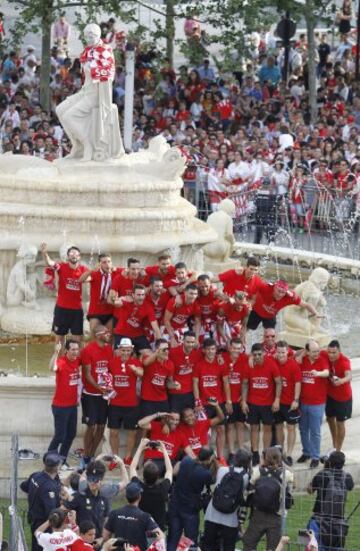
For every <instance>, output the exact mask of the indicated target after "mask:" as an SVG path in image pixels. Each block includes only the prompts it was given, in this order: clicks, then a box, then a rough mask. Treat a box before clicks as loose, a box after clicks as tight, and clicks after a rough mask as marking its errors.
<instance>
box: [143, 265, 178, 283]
mask: <svg viewBox="0 0 360 551" xmlns="http://www.w3.org/2000/svg"><path fill="white" fill-rule="evenodd" d="M145 272H146V275H147V277H148V280H149V281H150V279H151V277H153V276H157V277H159V278H160V279H161V281H162V282H163V283H164V286H165V283H166V284H167V283H168V282H169V281H170V280H172V279H174V278H175V266H169V268H168V270H167V272H166V274H163V273H162V272H160V270H159V266H157V265H155V266H146V268H145Z"/></svg>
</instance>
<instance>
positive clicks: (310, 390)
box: [300, 356, 329, 406]
mask: <svg viewBox="0 0 360 551" xmlns="http://www.w3.org/2000/svg"><path fill="white" fill-rule="evenodd" d="M328 368H329V366H328V363H327V361H326V360H325V358H324V357H322V356H319V358H318V359H317V360H316V361H315V362H313V363H311V362H310V360H309V358H308V357H305V358H304V359H303V361H302V362H301V364H300V369H301V395H300V400H301V403H303V404H306V405H308V406H318V405H321V404H325V402H326V394H327V385H328V381H327V378H324V377H314V375H312V374H311V371H312V370H314V369H315V370H316V371H323V370H324V369H328Z"/></svg>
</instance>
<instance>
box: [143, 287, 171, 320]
mask: <svg viewBox="0 0 360 551" xmlns="http://www.w3.org/2000/svg"><path fill="white" fill-rule="evenodd" d="M170 299H171V295H170V293H168V292H167V291H165V290H164V292H163V293H162V294H161V295H160V296H159V297H158V298H157V299H156V300H154V298H153V296H152V295H148V296H147V297H146V299H145V302H146V303H147V304H150V306H151V307H152V308H153V309H154V312H155V318H156V321H157V322H158V324H159V327H160V326H161V325H163V319H164V314H165V310H166V306H167V304H168V302H169V300H170Z"/></svg>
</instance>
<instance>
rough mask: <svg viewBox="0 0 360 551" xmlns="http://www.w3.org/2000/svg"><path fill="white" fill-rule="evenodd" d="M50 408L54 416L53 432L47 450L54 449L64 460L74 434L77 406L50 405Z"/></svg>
mask: <svg viewBox="0 0 360 551" xmlns="http://www.w3.org/2000/svg"><path fill="white" fill-rule="evenodd" d="M51 409H52V412H53V416H54V427H55V434H54V437H53V439H52V440H51V442H50V444H49V448H48V450H49V451H53V450H56V451H57V452H58V453H59V454H60V455H61V456H62V457H63V458H64V460H65V459H66V458H67V455H68V453H69V450H70V447H71V444H72V443H73V440H74V438H75V436H76V425H77V406H69V407H59V406H51ZM59 446H60V449H59Z"/></svg>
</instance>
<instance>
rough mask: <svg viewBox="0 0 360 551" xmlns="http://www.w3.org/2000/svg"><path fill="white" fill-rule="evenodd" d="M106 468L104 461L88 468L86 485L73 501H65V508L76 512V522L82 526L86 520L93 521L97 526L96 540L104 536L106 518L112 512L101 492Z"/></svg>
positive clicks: (92, 463) (96, 462)
mask: <svg viewBox="0 0 360 551" xmlns="http://www.w3.org/2000/svg"><path fill="white" fill-rule="evenodd" d="M105 471H106V467H105V464H104V463H103V462H102V461H99V460H94V461H91V462H90V463H89V465H88V466H87V468H86V485H85V487H84V488H83V487H82V484H80V487H79V491H78V492H76V493H75V494H74V496H73V499H72V500H71V501H65V502H64V506H65V507H66V508H67V509H69V510H73V511H76V520H77V522H78V524H81V523H82V522H84V521H85V520H91V521H92V522H93V523H94V524H95V528H96V538H100V537H101V535H102V529H103V526H104V522H105V519H106V517H107V516H108V514H109V511H110V504H109V500H108V498H107V497H105V496H104V495H103V494H102V492H101V491H100V490H101V482H102V480H103V479H104V476H105Z"/></svg>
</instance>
